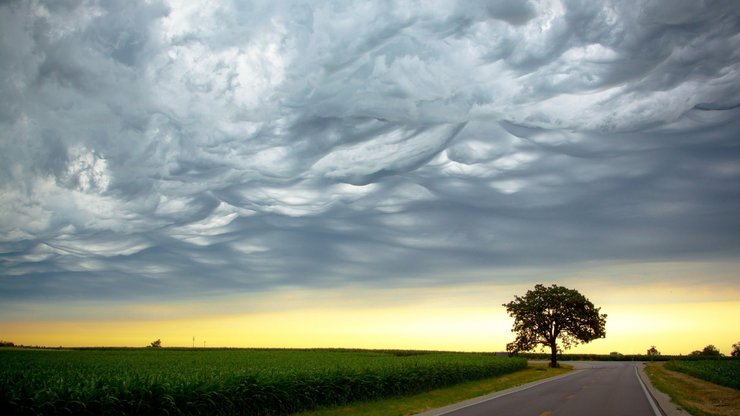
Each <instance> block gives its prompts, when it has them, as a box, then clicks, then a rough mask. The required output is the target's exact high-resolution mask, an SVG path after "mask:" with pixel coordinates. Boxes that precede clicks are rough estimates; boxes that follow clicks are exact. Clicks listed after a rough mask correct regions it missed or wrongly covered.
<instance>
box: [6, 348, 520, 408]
mask: <svg viewBox="0 0 740 416" xmlns="http://www.w3.org/2000/svg"><path fill="white" fill-rule="evenodd" d="M526 366H527V363H526V360H525V359H523V358H508V357H496V356H493V355H490V354H475V353H447V352H409V351H367V350H246V349H230V350H229V349H225V350H215V349H214V350H189V349H114V350H111V349H109V350H93V349H88V350H85V349H83V350H30V349H9V350H0V414H3V415H36V414H44V415H47V414H48V415H128V414H135V415H170V416H172V415H257V416H262V415H287V414H291V413H294V412H298V411H302V410H309V409H314V408H317V407H322V406H332V405H340V404H345V403H349V402H354V401H361V400H372V399H378V398H385V397H392V396H401V395H408V394H414V393H419V392H423V391H426V390H430V389H433V388H437V387H442V386H447V385H452V384H455V383H459V382H462V381H467V380H474V379H480V378H485V377H492V376H497V375H502V374H506V373H511V372H514V371H516V370H519V369H523V368H525V367H526Z"/></svg>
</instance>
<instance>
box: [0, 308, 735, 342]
mask: <svg viewBox="0 0 740 416" xmlns="http://www.w3.org/2000/svg"><path fill="white" fill-rule="evenodd" d="M602 306H603V311H604V312H607V313H608V314H609V317H608V319H607V338H605V339H600V340H596V341H594V342H592V343H590V344H585V345H582V346H579V347H576V348H574V349H572V350H570V352H574V353H575V352H581V353H602V354H604V353H609V352H611V351H618V352H621V353H623V354H635V353H642V352H644V351H645V350H646V349H647V348H648V347H650V346H651V345H656V346H657V347H658V350H660V351H661V352H662V353H664V354H688V353H689V352H691V351H693V350H696V349H701V348H703V347H704V346H705V345H707V344H714V345H715V346H716V347H717V348H719V350H720V351H722V352H724V353H728V352H729V347H730V345H732V343H734V342H737V341H738V340H737V339H735V338H738V336H740V333H739V332H738V327H737V324H736V322H735V321H734V319H733V317H734V316H738V315H739V314H740V302H718V303H693V304H686V303H683V304H665V305H659V304H658V305H602ZM511 322H512V321H511V319H510V318H509V317H508V316H506V314H505V312H503V311H502V308H500V307H494V306H489V307H481V306H475V305H473V306H466V307H448V308H438V307H423V306H418V305H416V306H408V307H392V308H381V309H373V308H363V309H333V308H309V309H300V310H292V311H285V312H281V311H273V312H261V313H248V314H238V315H223V316H212V317H208V318H204V319H182V320H176V319H175V320H161V321H157V320H155V321H128V320H119V321H77V322H70V321H58V322H51V321H39V322H15V323H8V322H0V332H2V333H3V334H4V335H3V336H4V337H8V339H9V340H12V341H14V342H16V343H18V344H24V345H44V346H57V345H62V346H146V345H148V343H149V342H151V341H153V340H155V339H161V340H162V342H163V345H164V346H166V347H190V346H191V345H192V344H193V342H192V337H193V336H195V346H197V347H203V345H204V344H203V342H204V341H205V342H206V346H208V347H266V348H272V347H280V348H282V347H285V348H331V347H344V348H398V349H431V350H455V351H503V350H504V349H505V345H506V343H507V342H508V341H511V339H512V337H513V335H512V334H511V333H510V329H511Z"/></svg>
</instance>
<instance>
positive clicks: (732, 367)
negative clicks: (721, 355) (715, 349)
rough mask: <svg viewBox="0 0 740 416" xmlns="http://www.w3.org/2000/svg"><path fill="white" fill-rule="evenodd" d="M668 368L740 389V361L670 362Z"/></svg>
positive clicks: (667, 364)
mask: <svg viewBox="0 0 740 416" xmlns="http://www.w3.org/2000/svg"><path fill="white" fill-rule="evenodd" d="M665 366H666V368H668V369H670V370H674V371H680V372H682V373H686V374H688V375H690V376H694V377H697V378H700V379H703V380H706V381H710V382H712V383H715V384H720V385H722V386H727V387H733V388H736V389H740V360H738V359H732V360H700V361H670V362H668V363H666V365H665Z"/></svg>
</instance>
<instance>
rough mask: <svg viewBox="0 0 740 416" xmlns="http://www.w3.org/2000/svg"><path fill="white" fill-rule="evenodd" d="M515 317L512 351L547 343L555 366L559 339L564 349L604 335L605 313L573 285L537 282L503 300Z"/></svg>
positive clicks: (510, 345)
mask: <svg viewBox="0 0 740 416" xmlns="http://www.w3.org/2000/svg"><path fill="white" fill-rule="evenodd" d="M503 306H504V307H506V311H507V312H508V313H509V316H511V317H513V318H514V327H513V329H512V332H514V333H516V339H515V340H514V342H511V343H509V344H507V346H506V349H507V351H509V352H511V353H516V352H519V351H530V350H532V349H534V348H535V347H537V346H538V345H539V346H541V347H542V348H544V347H550V352H551V354H550V357H551V358H550V366H552V367H557V365H558V364H557V352H558V342H559V343H560V344H561V345H562V348H563V349H568V348H570V347H572V346H575V345H578V344H580V343H587V342H590V341H592V340H594V339H597V338H604V337H605V336H606V330H605V326H606V315H605V314H600V313H599V312H600V310H601V308H597V307H595V306H594V304H593V303H591V301H589V300H588V299H586V297H585V296H583V295H582V294H580V293H579V292H578V291H577V290H575V289H568V288H566V287H562V286H557V285H552V286H550V287H546V286H544V285H542V284H538V285H536V286H535V287H534V289H533V290H528V291H527V293H526V294H525V295H524V296H522V297H520V296H515V298H514V300H513V301H511V302H509V303H505V304H504V305H503Z"/></svg>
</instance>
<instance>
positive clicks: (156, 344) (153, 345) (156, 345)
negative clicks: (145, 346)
mask: <svg viewBox="0 0 740 416" xmlns="http://www.w3.org/2000/svg"><path fill="white" fill-rule="evenodd" d="M149 348H162V341H161V340H156V341H152V342H151V343H149Z"/></svg>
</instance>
